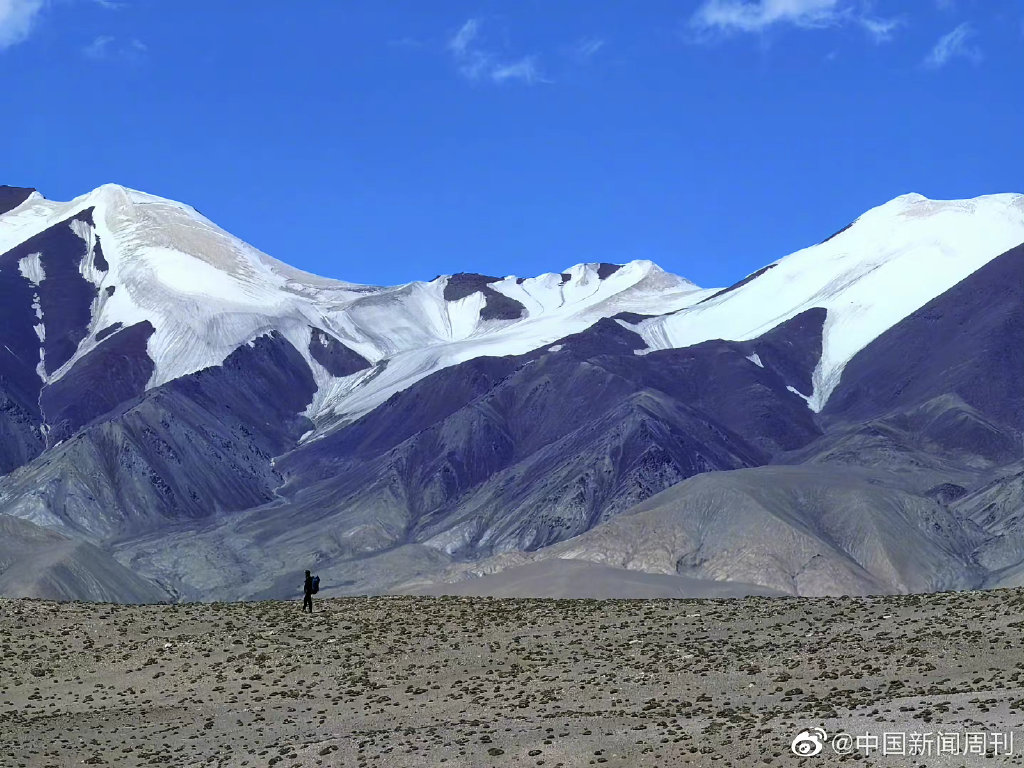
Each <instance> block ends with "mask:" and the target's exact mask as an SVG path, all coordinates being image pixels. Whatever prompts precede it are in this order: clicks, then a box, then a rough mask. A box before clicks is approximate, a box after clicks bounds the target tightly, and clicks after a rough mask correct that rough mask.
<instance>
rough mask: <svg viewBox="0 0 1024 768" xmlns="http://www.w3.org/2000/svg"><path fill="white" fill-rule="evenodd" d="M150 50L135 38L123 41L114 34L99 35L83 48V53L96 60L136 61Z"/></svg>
mask: <svg viewBox="0 0 1024 768" xmlns="http://www.w3.org/2000/svg"><path fill="white" fill-rule="evenodd" d="M148 50H149V46H147V45H146V44H145V43H144V42H142V41H141V40H137V39H135V38H132V39H130V40H126V41H122V40H119V39H118V38H116V37H114V36H113V35H97V36H96V37H94V38H93V39H92V42H90V43H89V44H88V45H86V46H85V47H84V48H82V54H83V55H84V56H85V57H86V58H89V59H93V60H95V61H104V60H106V61H127V62H136V61H139V60H141V59H142V57H143V56H145V55H146V52H147V51H148Z"/></svg>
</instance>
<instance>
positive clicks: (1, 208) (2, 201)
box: [0, 184, 35, 215]
mask: <svg viewBox="0 0 1024 768" xmlns="http://www.w3.org/2000/svg"><path fill="white" fill-rule="evenodd" d="M33 192H35V190H34V189H32V188H31V187H8V186H7V185H6V184H5V185H0V215H3V214H5V213H7V212H8V211H13V210H14V209H15V208H17V207H18V206H19V205H21V204H22V203H24V202H25V201H26V200H28V197H29V195H31V194H32V193H33Z"/></svg>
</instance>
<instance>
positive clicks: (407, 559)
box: [0, 185, 1024, 600]
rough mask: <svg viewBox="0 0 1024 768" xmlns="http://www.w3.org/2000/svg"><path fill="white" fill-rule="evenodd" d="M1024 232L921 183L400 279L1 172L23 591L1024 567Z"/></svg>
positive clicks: (110, 190) (9, 444) (98, 592)
mask: <svg viewBox="0 0 1024 768" xmlns="http://www.w3.org/2000/svg"><path fill="white" fill-rule="evenodd" d="M1021 243H1024V196H1022V195H989V196H985V197H979V198H975V199H973V200H960V201H933V200H928V199H927V198H924V197H922V196H920V195H904V196H902V197H899V198H896V199H895V200H892V201H890V202H889V203H886V204H884V205H881V206H879V207H877V208H874V209H872V210H870V211H868V212H866V213H865V214H863V215H862V216H861V217H859V218H858V219H857V220H856V221H855V222H853V223H852V224H851V225H849V226H848V227H846V228H844V229H843V230H841V231H840V232H837V233H836V234H835V235H833V236H832V237H829V238H828V239H826V240H825V241H823V242H821V243H819V244H817V245H814V246H811V247H809V248H806V249H803V250H801V251H798V252H796V253H794V254H791V255H789V256H786V257H784V258H782V259H779V260H778V261H775V262H772V263H770V264H768V265H766V266H765V267H764V268H762V269H760V270H758V271H756V272H754V273H753V274H751V275H748V276H747V277H745V278H743V279H741V280H738V281H737V282H736V283H735V284H734V285H732V286H729V287H725V288H710V289H702V288H699V287H698V286H696V285H694V284H693V283H691V282H690V281H688V280H686V279H684V278H681V277H678V276H675V275H672V274H669V273H667V272H665V271H663V270H661V269H660V268H659V267H657V266H656V265H655V264H653V263H651V262H649V261H634V262H630V263H629V264H625V265H611V264H603V263H581V264H576V265H574V266H572V267H569V268H567V269H565V270H564V271H562V272H555V273H548V274H544V275H539V276H537V277H527V278H523V277H516V276H506V277H495V276H486V275H480V274H469V273H460V274H456V275H444V276H439V277H437V278H435V279H433V280H431V281H429V282H413V283H408V284H406V285H401V286H393V287H381V286H365V285H357V284H353V283H347V282H343V281H338V280H329V279H326V278H321V277H317V276H314V275H310V274H308V273H305V272H302V271H300V270H296V269H294V268H292V267H290V266H288V265H286V264H283V263H282V262H279V261H277V260H275V259H273V258H271V257H270V256H268V255H266V254H264V253H262V252H260V251H258V250H256V249H254V248H252V247H251V246H249V245H247V244H246V243H244V242H242V241H241V240H239V239H238V238H236V237H234V236H233V235H231V234H229V233H227V232H225V231H224V230H222V229H220V228H219V227H217V226H216V225H215V224H213V223H212V222H211V221H209V220H208V219H206V218H205V217H204V216H202V215H201V214H199V213H198V212H197V211H195V210H194V209H193V208H191V207H189V206H187V205H183V204H181V203H176V202H173V201H170V200H165V199H163V198H159V197H155V196H152V195H148V194H145V193H141V192H137V191H135V190H130V189H127V188H124V187H120V186H116V185H104V186H102V187H99V188H98V189H96V190H94V191H92V192H90V193H88V194H86V195H83V196H82V197H79V198H76V199H75V200H72V201H70V202H66V203H59V202H52V201H49V200H46V199H45V198H43V197H42V196H41V195H40V194H39V193H38V192H35V191H34V190H31V189H22V188H11V187H3V188H0V342H2V344H0V473H2V476H0V522H3V521H4V520H6V521H7V522H6V523H4V525H5V530H8V531H10V532H11V533H10V536H9V537H8V538H9V539H10V540H11V541H12V542H13V543H9V544H8V545H5V546H7V547H8V548H9V549H10V552H9V554H8V555H7V556H6V558H5V559H3V560H0V592H2V591H4V590H6V591H10V592H11V593H15V592H16V593H18V594H39V595H45V596H51V597H84V598H93V599H124V600H135V599H154V596H155V595H156V596H160V595H162V596H165V597H167V598H210V597H231V598H235V597H254V596H273V595H282V594H284V593H285V592H286V591H287V588H288V587H287V585H289V584H290V580H294V578H293V575H292V574H291V573H290V569H294V567H295V566H294V564H295V563H296V562H307V563H311V564H312V563H315V564H318V568H319V570H320V572H321V574H322V575H324V577H325V578H324V584H325V587H326V588H327V591H328V593H330V591H331V590H332V589H333V590H334V592H335V593H344V592H360V591H380V590H388V589H406V590H408V589H420V590H428V591H429V590H435V589H441V590H443V589H445V587H443V586H438V585H439V584H444V583H446V582H449V581H461V580H464V579H466V578H469V577H472V576H474V575H480V574H485V573H486V574H490V575H489V576H488V579H487V580H481V581H480V582H479V583H480V584H481V585H484V584H491V583H497V582H500V577H501V572H502V571H503V570H505V569H506V568H514V569H515V573H516V574H518V575H517V577H516V578H519V579H523V578H524V577H523V576H522V574H523V573H524V572H523V570H522V569H524V568H525V569H527V570H528V569H530V568H532V567H536V568H541V567H543V568H545V569H547V570H546V571H544V572H550V568H551V567H552V565H551V564H550V563H548V564H545V565H543V566H542V565H541V564H540V562H539V561H544V560H552V559H555V560H558V561H560V560H565V559H567V558H568V559H583V560H586V561H590V562H594V563H599V564H603V565H610V566H613V567H615V568H625V569H630V570H633V571H640V572H644V573H649V574H658V575H659V577H660V576H664V575H675V576H679V577H683V576H685V577H686V579H687V581H686V583H687V584H689V585H691V587H692V588H693V589H697V588H698V587H696V586H693V585H698V584H701V583H706V584H709V587H708V589H709V590H711V591H714V592H715V593H721V591H722V590H723V589H724V590H726V591H728V590H729V589H731V587H730V585H739V586H737V587H736V589H735V590H733V591H737V590H738V591H740V592H742V591H743V590H744V589H746V590H755V589H768V590H775V591H782V592H790V593H799V594H818V593H832V592H840V593H841V592H874V591H883V592H885V591H911V590H918V591H921V590H924V591H927V590H931V589H945V588H956V587H965V586H971V587H973V586H980V585H986V584H995V583H1018V582H1019V579H1020V578H1021V576H1020V574H1021V573H1024V565H1022V563H1024V559H1022V558H1024V553H1022V552H1021V549H1020V547H1019V546H1017V545H1014V544H1013V543H1012V540H1013V536H1015V535H1017V534H1018V533H1019V530H1020V521H1019V520H1017V518H1016V517H1014V514H1017V513H1013V512H1012V510H1011V507H1012V504H1010V503H1009V502H1008V501H1007V499H1014V498H1019V497H1020V490H1019V488H1020V468H1019V462H1020V460H1021V459H1022V451H1021V434H1022V431H1024V423H1022V416H1021V414H1022V413H1024V396H1022V393H1021V384H1020V382H1021V377H1020V376H1019V372H1020V370H1024V361H1022V360H1021V359H1020V357H1021V352H1020V351H1019V350H1021V349H1024V345H1022V344H1021V340H1022V338H1024V327H1022V320H1021V314H1022V310H1021V307H1022V306H1024V296H1022V295H1021V294H1022V293H1024V271H1022V266H1021V262H1022V259H1024V252H1022V248H1021V247H1020V246H1021ZM1015 462H1017V463H1015ZM796 465H798V466H796ZM712 472H713V473H714V474H713V475H711V474H708V473H712ZM698 476H699V477H698ZM1015 489H1016V490H1015ZM979 494H982V495H985V494H987V495H985V496H984V498H989V497H992V496H993V495H995V496H996V497H997V498H999V499H1000V500H1001V501H999V502H998V503H997V504H996V505H995V507H991V506H989V507H985V509H986V510H987V512H986V513H985V515H984V516H983V517H981V518H979V515H980V514H981V513H980V512H978V511H977V510H978V509H979V506H978V505H979V504H980V501H978V500H979V499H980V498H982V496H979ZM1014 494H1016V495H1014ZM652 497H653V498H652ZM652 504H654V505H655V506H651V505H652ZM1018 516H1019V514H1018ZM12 518H19V519H18V520H17V521H14V520H12ZM653 531H658V533H657V534H656V535H654V537H653V538H652V532H653ZM893 537H899V538H898V540H899V541H901V542H907V543H908V546H909V542H912V543H913V546H912V548H911V549H912V550H913V551H910V550H909V549H908V550H904V549H902V548H900V547H897V546H896V545H895V543H894V539H893ZM14 539H17V541H16V542H14V541H13V540H14ZM741 554H742V556H740V555H741ZM29 558H30V559H31V561H32V562H34V563H37V564H41V565H35V566H32V565H28V564H27V563H28V559H29ZM1015 558H1016V559H1015ZM555 565H556V566H557V562H556V563H555ZM126 567H127V568H129V569H130V570H131V571H133V573H132V574H131V577H132V578H131V579H126V578H124V575H123V572H124V569H125V568H126ZM26 568H28V569H29V571H31V572H33V573H35V572H37V571H38V574H37V577H35V578H30V579H26V577H25V574H24V573H23V570H24V569H26ZM15 572H17V573H18V578H17V579H16V580H13V581H12V580H10V579H6V580H5V577H4V575H3V574H11V573H15ZM55 573H61V574H65V576H62V577H61V578H56V577H55V576H54V574H55ZM67 573H71V574H73V576H70V577H67V576H66V574H67ZM118 574H122V575H120V576H119V575H118ZM1014 574H1016V575H1014ZM118 579H119V580H120V581H122V582H124V584H126V585H128V586H129V587H130V588H128V587H126V588H125V589H126V590H127V591H121V592H118V590H117V587H116V585H115V584H113V583H112V581H114V580H118ZM495 580H497V582H496V581H495ZM1015 580H1016V581H1015ZM530 581H531V580H530V579H529V578H525V580H524V581H523V582H522V583H530ZM630 583H639V582H637V581H636V580H635V579H634V580H633V581H631V582H630ZM5 584H9V585H11V586H8V587H5V586H4V585H5ZM460 588H461V587H460ZM482 588H483V587H482ZM507 588H508V587H507V585H506V586H502V587H500V589H507ZM638 588H639V587H638Z"/></svg>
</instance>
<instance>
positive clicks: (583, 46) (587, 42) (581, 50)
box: [573, 37, 605, 61]
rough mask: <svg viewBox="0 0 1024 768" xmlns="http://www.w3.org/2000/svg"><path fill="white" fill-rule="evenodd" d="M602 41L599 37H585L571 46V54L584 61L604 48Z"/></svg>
mask: <svg viewBox="0 0 1024 768" xmlns="http://www.w3.org/2000/svg"><path fill="white" fill-rule="evenodd" d="M604 42H605V41H604V40H602V39H601V38H599V37H585V38H583V39H582V40H580V41H579V42H578V43H576V45H575V46H574V47H573V55H574V56H575V57H576V58H577V59H579V60H581V61H586V60H587V59H589V58H591V57H592V56H594V55H595V54H596V53H597V52H598V51H600V50H601V49H602V48H604Z"/></svg>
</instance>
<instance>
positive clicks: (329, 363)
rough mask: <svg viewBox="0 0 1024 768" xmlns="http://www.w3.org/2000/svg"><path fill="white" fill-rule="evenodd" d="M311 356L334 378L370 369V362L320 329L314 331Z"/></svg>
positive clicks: (311, 335)
mask: <svg viewBox="0 0 1024 768" xmlns="http://www.w3.org/2000/svg"><path fill="white" fill-rule="evenodd" d="M309 354H310V355H312V357H313V359H314V360H316V361H317V362H318V363H320V365H322V366H323V367H324V368H326V369H327V370H328V371H329V372H330V374H331V375H332V376H349V375H351V374H353V373H357V372H359V371H362V370H365V369H367V368H369V367H370V361H369V360H367V359H366V358H365V357H363V356H362V355H360V354H359V353H358V352H356V351H354V350H352V349H349V348H348V347H346V346H345V345H344V344H342V343H341V342H340V341H338V340H337V339H336V338H334V337H333V336H332V335H331V334H329V333H328V332H327V331H324V330H321V329H320V328H313V329H312V333H311V334H310V337H309Z"/></svg>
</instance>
